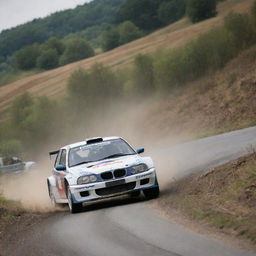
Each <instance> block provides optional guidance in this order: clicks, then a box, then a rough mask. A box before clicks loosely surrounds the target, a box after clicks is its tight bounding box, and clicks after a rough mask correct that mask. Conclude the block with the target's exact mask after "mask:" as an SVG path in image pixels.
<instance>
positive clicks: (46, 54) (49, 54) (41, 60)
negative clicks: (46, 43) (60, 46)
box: [37, 49, 59, 69]
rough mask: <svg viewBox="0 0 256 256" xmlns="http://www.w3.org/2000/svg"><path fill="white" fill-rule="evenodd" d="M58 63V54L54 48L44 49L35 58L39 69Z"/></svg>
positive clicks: (54, 66)
mask: <svg viewBox="0 0 256 256" xmlns="http://www.w3.org/2000/svg"><path fill="white" fill-rule="evenodd" d="M58 64H59V56H58V53H57V51H56V50H55V49H46V50H44V51H42V53H41V55H40V56H39V57H38V58H37V67H38V68H41V69H52V68H56V67H57V66H58Z"/></svg>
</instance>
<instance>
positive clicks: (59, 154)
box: [54, 151, 62, 167]
mask: <svg viewBox="0 0 256 256" xmlns="http://www.w3.org/2000/svg"><path fill="white" fill-rule="evenodd" d="M61 152H62V151H60V152H59V153H58V155H57V157H56V159H55V164H54V166H55V167H56V166H57V165H59V164H60V156H61Z"/></svg>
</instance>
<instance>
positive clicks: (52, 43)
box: [42, 37, 65, 55]
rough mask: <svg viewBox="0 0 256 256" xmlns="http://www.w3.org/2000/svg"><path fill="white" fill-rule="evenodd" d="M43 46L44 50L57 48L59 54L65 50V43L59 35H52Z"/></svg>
mask: <svg viewBox="0 0 256 256" xmlns="http://www.w3.org/2000/svg"><path fill="white" fill-rule="evenodd" d="M42 48H43V50H50V49H52V50H56V52H57V54H58V55H61V54H63V52H64V50H65V44H64V43H63V41H62V40H60V39H58V38H57V37H51V38H50V39H48V40H47V41H46V42H45V43H44V44H43V45H42Z"/></svg>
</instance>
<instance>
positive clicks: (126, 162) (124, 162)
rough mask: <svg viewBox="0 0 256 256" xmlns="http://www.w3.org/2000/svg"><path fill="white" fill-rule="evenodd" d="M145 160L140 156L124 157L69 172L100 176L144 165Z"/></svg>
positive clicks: (98, 162) (78, 167) (73, 168)
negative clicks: (111, 171) (112, 171)
mask: <svg viewBox="0 0 256 256" xmlns="http://www.w3.org/2000/svg"><path fill="white" fill-rule="evenodd" d="M142 162H143V160H142V158H141V157H140V156H138V155H131V156H123V157H117V158H110V159H105V160H102V161H97V162H91V163H87V164H83V165H79V166H74V167H71V168H69V172H70V173H72V174H74V175H76V176H81V175H87V174H92V173H93V174H99V173H102V172H104V171H110V170H115V169H121V168H127V167H130V166H133V165H137V164H140V163H142Z"/></svg>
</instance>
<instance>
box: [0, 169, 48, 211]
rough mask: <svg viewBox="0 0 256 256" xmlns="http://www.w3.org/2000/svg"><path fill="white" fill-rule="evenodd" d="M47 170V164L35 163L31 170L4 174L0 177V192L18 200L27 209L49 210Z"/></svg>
mask: <svg viewBox="0 0 256 256" xmlns="http://www.w3.org/2000/svg"><path fill="white" fill-rule="evenodd" d="M49 170H50V169H49V168H48V166H47V165H42V164H36V165H35V166H34V167H33V168H32V169H31V170H27V171H24V172H21V173H17V174H5V175H3V176H1V178H0V192H1V193H2V194H3V196H4V197H5V198H8V199H12V200H17V201H20V202H21V204H22V206H23V207H24V208H25V209H27V210H31V211H50V210H52V207H51V204H50V200H49V197H48V192H47V186H46V177H47V176H49V175H50V172H49Z"/></svg>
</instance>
